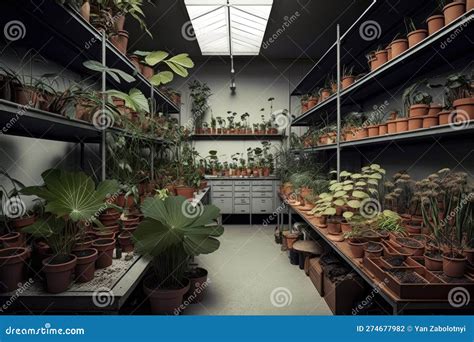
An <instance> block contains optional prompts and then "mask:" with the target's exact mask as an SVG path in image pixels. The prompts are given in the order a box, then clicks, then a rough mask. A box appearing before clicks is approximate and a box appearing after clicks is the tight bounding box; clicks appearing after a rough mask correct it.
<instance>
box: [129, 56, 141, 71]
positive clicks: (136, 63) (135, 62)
mask: <svg viewBox="0 0 474 342" xmlns="http://www.w3.org/2000/svg"><path fill="white" fill-rule="evenodd" d="M128 59H129V60H130V62H132V64H133V66H134V67H135V69H137V71H140V70H141V67H140V58H139V57H138V56H137V55H129V56H128Z"/></svg>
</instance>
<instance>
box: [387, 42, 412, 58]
mask: <svg viewBox="0 0 474 342" xmlns="http://www.w3.org/2000/svg"><path fill="white" fill-rule="evenodd" d="M390 46H391V47H392V59H393V58H396V57H397V56H399V55H401V54H402V53H403V52H405V51H406V50H407V49H408V40H407V39H397V40H394V41H393V42H392V44H391V45H390Z"/></svg>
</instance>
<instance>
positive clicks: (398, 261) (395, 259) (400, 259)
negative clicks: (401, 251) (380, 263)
mask: <svg viewBox="0 0 474 342" xmlns="http://www.w3.org/2000/svg"><path fill="white" fill-rule="evenodd" d="M383 259H384V260H385V261H386V262H387V263H388V264H390V265H392V266H394V267H400V266H403V263H404V262H405V257H404V256H403V255H394V256H389V257H385V258H383Z"/></svg>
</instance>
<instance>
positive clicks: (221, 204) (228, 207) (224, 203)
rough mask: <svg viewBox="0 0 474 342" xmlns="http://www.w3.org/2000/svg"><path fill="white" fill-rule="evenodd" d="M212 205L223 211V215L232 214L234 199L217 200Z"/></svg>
mask: <svg viewBox="0 0 474 342" xmlns="http://www.w3.org/2000/svg"><path fill="white" fill-rule="evenodd" d="M212 204H214V205H215V206H216V207H218V208H219V209H220V210H221V214H232V209H233V208H232V206H233V203H232V198H215V199H213V200H212Z"/></svg>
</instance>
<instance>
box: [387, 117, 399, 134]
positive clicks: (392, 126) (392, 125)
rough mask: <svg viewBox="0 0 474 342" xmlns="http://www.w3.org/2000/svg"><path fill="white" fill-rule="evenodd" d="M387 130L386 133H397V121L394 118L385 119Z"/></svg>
mask: <svg viewBox="0 0 474 342" xmlns="http://www.w3.org/2000/svg"><path fill="white" fill-rule="evenodd" d="M387 132H388V134H394V133H397V122H396V121H395V120H390V121H387Z"/></svg>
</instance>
